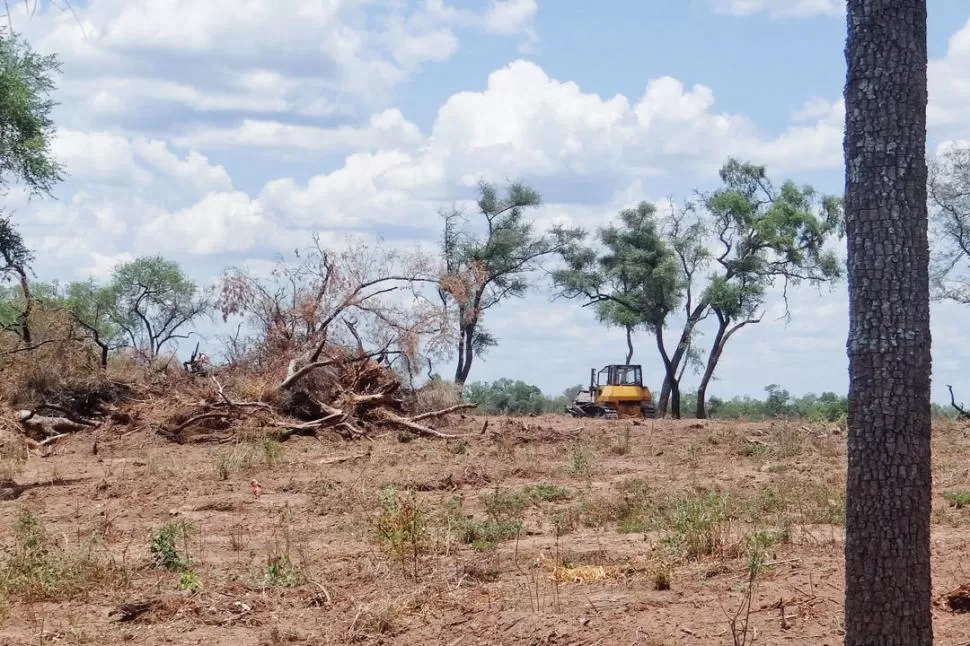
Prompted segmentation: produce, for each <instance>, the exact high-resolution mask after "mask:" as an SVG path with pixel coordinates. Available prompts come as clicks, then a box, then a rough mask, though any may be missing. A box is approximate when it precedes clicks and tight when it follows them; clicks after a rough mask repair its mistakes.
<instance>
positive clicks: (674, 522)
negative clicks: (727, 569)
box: [662, 491, 730, 561]
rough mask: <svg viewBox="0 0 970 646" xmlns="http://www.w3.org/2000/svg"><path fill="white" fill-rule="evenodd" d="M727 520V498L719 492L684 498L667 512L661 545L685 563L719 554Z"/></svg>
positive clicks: (725, 539) (722, 549) (725, 534)
mask: <svg viewBox="0 0 970 646" xmlns="http://www.w3.org/2000/svg"><path fill="white" fill-rule="evenodd" d="M729 520H730V509H729V499H728V496H727V495H726V494H724V493H721V492H716V491H712V492H708V493H704V494H701V495H688V496H684V497H683V498H681V499H680V500H677V501H676V502H675V503H674V504H673V506H672V508H671V509H669V510H667V518H666V521H667V524H668V527H667V531H666V536H664V538H663V540H662V544H663V545H664V546H666V547H668V548H670V549H672V550H674V551H675V552H677V553H678V554H680V555H681V556H682V557H683V558H685V559H687V560H688V561H692V560H696V559H699V558H702V557H705V556H712V555H717V554H722V553H723V551H724V547H725V545H726V541H727V529H726V527H725V524H726V523H727V522H728V521H729Z"/></svg>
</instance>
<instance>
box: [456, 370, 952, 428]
mask: <svg viewBox="0 0 970 646" xmlns="http://www.w3.org/2000/svg"><path fill="white" fill-rule="evenodd" d="M583 388H584V387H583V386H580V385H576V386H572V387H571V388H567V389H566V390H565V391H564V392H563V393H562V394H561V395H559V396H557V397H550V396H548V395H545V394H544V393H543V392H542V390H541V389H540V388H539V387H538V386H533V385H531V384H527V383H525V382H523V381H513V380H511V379H498V380H496V381H493V382H491V383H488V382H481V381H476V382H474V383H471V384H468V385H466V386H465V390H464V394H465V399H466V400H467V401H469V402H474V403H476V404H478V410H479V411H480V412H482V413H486V414H489V415H540V414H543V413H561V414H565V411H564V410H563V409H564V407H565V406H566V402H568V401H570V400H571V399H572V398H573V397H574V396H575V395H576V393H577V392H579V391H580V390H582V389H583ZM696 401H697V392H696V391H688V392H685V393H683V394H682V404H683V405H684V407H685V410H686V411H693V410H694V405H695V404H696ZM847 411H848V398H847V397H846V396H845V395H839V394H838V393H834V392H823V393H821V394H815V393H807V394H805V395H801V396H794V395H792V394H791V393H790V392H788V391H787V390H785V389H784V388H781V387H780V386H778V385H777V384H771V385H768V386H765V397H764V398H763V399H758V398H756V397H751V396H745V397H732V398H731V399H723V398H721V397H711V398H710V399H709V401H708V402H707V414H708V417H710V418H712V419H748V420H765V419H786V418H787V419H800V420H805V421H813V422H838V421H841V420H843V419H844V418H845V415H846V412H847ZM933 416H934V417H951V418H952V417H956V410H954V409H953V408H952V407H950V406H943V405H940V404H933ZM687 417H690V415H687Z"/></svg>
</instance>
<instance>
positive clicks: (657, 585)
mask: <svg viewBox="0 0 970 646" xmlns="http://www.w3.org/2000/svg"><path fill="white" fill-rule="evenodd" d="M652 578H653V589H654V590H669V589H670V584H671V581H670V579H671V576H670V568H669V567H666V566H665V567H661V568H658V569H657V570H656V571H654V573H653V577H652Z"/></svg>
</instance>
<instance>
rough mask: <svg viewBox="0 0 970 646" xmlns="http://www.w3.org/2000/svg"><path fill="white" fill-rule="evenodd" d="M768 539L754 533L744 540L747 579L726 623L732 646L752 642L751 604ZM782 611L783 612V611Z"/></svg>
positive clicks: (758, 533)
mask: <svg viewBox="0 0 970 646" xmlns="http://www.w3.org/2000/svg"><path fill="white" fill-rule="evenodd" d="M770 538H771V537H770V535H768V534H765V533H764V532H756V533H754V534H752V535H749V536H747V537H746V538H745V555H746V557H747V567H746V571H747V575H748V579H747V581H746V582H745V587H744V593H743V594H742V596H741V602H740V603H739V604H738V607H737V609H736V610H735V611H734V616H732V617H730V619H729V622H728V623H729V626H730V628H731V637H732V639H733V640H734V646H748V645H749V644H751V643H753V642H754V635H753V633H751V634H749V628H750V624H751V604H752V601H753V599H754V593H755V588H756V584H757V581H758V576H759V575H760V574H761V573H762V572H763V571H764V569H765V567H766V563H767V554H766V552H765V550H766V548H767V547H768V546H769V544H770ZM766 541H767V542H766ZM782 610H783V611H784V609H782ZM749 637H750V639H749Z"/></svg>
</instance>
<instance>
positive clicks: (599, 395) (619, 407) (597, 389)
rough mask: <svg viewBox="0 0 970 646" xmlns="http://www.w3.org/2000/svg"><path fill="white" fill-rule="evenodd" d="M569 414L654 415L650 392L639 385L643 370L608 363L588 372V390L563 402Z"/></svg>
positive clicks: (629, 416)
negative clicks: (567, 402) (565, 402)
mask: <svg viewBox="0 0 970 646" xmlns="http://www.w3.org/2000/svg"><path fill="white" fill-rule="evenodd" d="M566 412H567V413H569V414H570V415H572V416H573V417H603V418H607V419H628V418H631V417H654V416H655V415H656V413H657V409H656V406H655V405H654V402H653V393H651V392H650V389H649V388H647V387H646V386H644V385H643V370H641V368H640V366H638V365H632V364H611V365H608V366H605V367H604V368H602V369H600V370H599V371H597V370H596V368H592V369H590V371H589V390H581V391H579V393H578V394H577V395H576V397H575V398H573V401H571V402H570V403H569V404H567V405H566Z"/></svg>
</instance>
